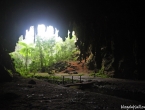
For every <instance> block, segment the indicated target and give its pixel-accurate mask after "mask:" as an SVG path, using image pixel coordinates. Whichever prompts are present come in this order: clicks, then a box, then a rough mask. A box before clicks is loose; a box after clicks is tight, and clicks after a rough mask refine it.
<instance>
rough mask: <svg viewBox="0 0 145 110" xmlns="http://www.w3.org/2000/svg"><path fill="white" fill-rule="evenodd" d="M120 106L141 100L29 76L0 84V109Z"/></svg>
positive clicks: (95, 109)
mask: <svg viewBox="0 0 145 110" xmlns="http://www.w3.org/2000/svg"><path fill="white" fill-rule="evenodd" d="M107 82H108V81H107ZM110 82H111V81H110ZM124 84H125V83H124V82H122V85H124ZM126 86H127V85H126ZM128 86H129V85H128ZM130 86H132V85H130ZM132 87H133V86H132ZM120 94H121V93H120ZM121 105H125V106H129V105H136V106H138V105H142V106H145V103H143V102H141V101H135V100H129V99H125V98H119V97H116V96H111V95H105V94H100V93H97V92H90V91H85V90H79V89H74V88H68V87H63V86H62V85H56V84H51V83H48V82H46V81H43V80H38V79H32V78H31V79H30V78H29V79H26V78H18V79H15V80H13V81H12V82H7V83H1V84H0V110H102V109H109V110H112V109H114V110H120V109H121Z"/></svg>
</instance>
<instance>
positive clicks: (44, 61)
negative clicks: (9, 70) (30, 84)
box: [9, 35, 77, 77]
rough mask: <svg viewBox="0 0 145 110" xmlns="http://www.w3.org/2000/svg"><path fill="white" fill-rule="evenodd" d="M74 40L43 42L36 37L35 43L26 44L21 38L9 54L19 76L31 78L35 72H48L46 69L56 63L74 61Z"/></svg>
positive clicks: (52, 39)
mask: <svg viewBox="0 0 145 110" xmlns="http://www.w3.org/2000/svg"><path fill="white" fill-rule="evenodd" d="M75 39H76V37H75V36H73V37H72V38H71V39H70V38H69V37H66V39H65V41H62V40H60V41H59V42H58V41H56V40H55V37H51V38H49V39H45V40H44V39H42V38H41V36H38V35H37V36H36V42H35V43H26V42H25V40H23V37H22V36H21V37H20V38H19V41H18V43H16V47H15V51H14V52H12V53H9V54H10V56H11V58H13V59H14V61H13V62H14V64H15V69H16V71H17V72H19V73H20V75H22V76H26V77H33V76H35V74H36V73H37V72H48V67H50V66H51V65H53V64H54V63H56V62H60V61H69V60H74V59H76V58H75V57H74V53H76V51H77V49H76V47H75ZM30 73H33V75H31V74H30ZM35 77H37V76H35Z"/></svg>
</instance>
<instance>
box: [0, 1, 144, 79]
mask: <svg viewBox="0 0 145 110" xmlns="http://www.w3.org/2000/svg"><path fill="white" fill-rule="evenodd" d="M59 3H60V2H59ZM59 3H57V6H55V8H46V7H48V6H46V7H45V8H42V7H41V8H40V7H37V5H36V4H35V5H34V6H33V8H29V7H30V6H31V5H30V4H29V6H28V8H27V9H26V8H24V6H25V5H23V3H22V4H21V5H18V6H16V5H14V6H13V8H12V7H11V8H12V11H11V8H9V10H6V11H5V12H4V11H1V15H4V16H3V17H2V18H1V21H0V23H1V38H2V42H1V48H6V49H7V50H8V52H11V51H13V50H14V48H15V44H16V42H17V40H18V37H19V36H20V35H24V34H25V30H26V29H29V27H30V26H31V25H34V26H35V27H36V25H37V24H39V23H44V24H45V25H53V26H55V27H57V28H58V29H59V30H60V31H59V35H60V36H61V37H62V36H63V39H64V37H66V36H67V30H68V29H69V30H70V31H72V30H75V32H76V35H77V37H78V41H77V42H76V45H77V46H78V47H79V49H80V51H81V54H80V57H82V58H83V59H85V58H86V57H88V53H92V54H93V55H94V56H95V57H94V63H96V65H97V67H96V68H97V69H98V70H99V69H101V67H102V66H104V67H105V71H107V72H109V71H115V73H114V77H119V78H137V79H145V74H144V72H143V71H144V66H145V64H144V40H143V37H144V36H145V33H144V31H145V28H144V16H143V13H144V6H143V2H142V1H137V2H134V1H131V0H127V1H119V2H109V1H104V2H101V1H97V2H91V1H90V2H87V3H85V2H84V3H77V2H75V1H73V2H71V3H69V4H68V5H62V4H63V3H60V4H59ZM32 4H33V3H32ZM43 4H44V3H43ZM43 4H41V5H42V6H43V7H44V6H45V5H43ZM15 6H16V7H15ZM49 6H51V5H49ZM51 7H53V6H51ZM56 7H58V8H56ZM37 8H38V9H37ZM18 9H20V10H18ZM35 9H36V10H35ZM15 10H17V11H15ZM52 10H53V11H52ZM54 10H55V11H54ZM27 12H29V13H27ZM34 12H35V13H34ZM54 13H55V14H54ZM39 14H40V15H39ZM70 36H71V35H70ZM7 44H8V45H7ZM8 52H6V53H8ZM3 53H5V52H3ZM82 58H81V59H82ZM2 59H3V61H7V58H6V57H5V56H4V55H3V57H2V58H1V60H2ZM4 59H5V60H4Z"/></svg>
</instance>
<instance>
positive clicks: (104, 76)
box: [90, 67, 109, 78]
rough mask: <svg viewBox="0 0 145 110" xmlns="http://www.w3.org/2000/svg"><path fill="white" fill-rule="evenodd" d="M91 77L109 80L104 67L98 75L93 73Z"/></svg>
mask: <svg viewBox="0 0 145 110" xmlns="http://www.w3.org/2000/svg"><path fill="white" fill-rule="evenodd" d="M90 76H95V77H101V78H109V76H108V75H107V74H104V67H102V68H101V69H100V70H99V72H98V73H91V74H90Z"/></svg>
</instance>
